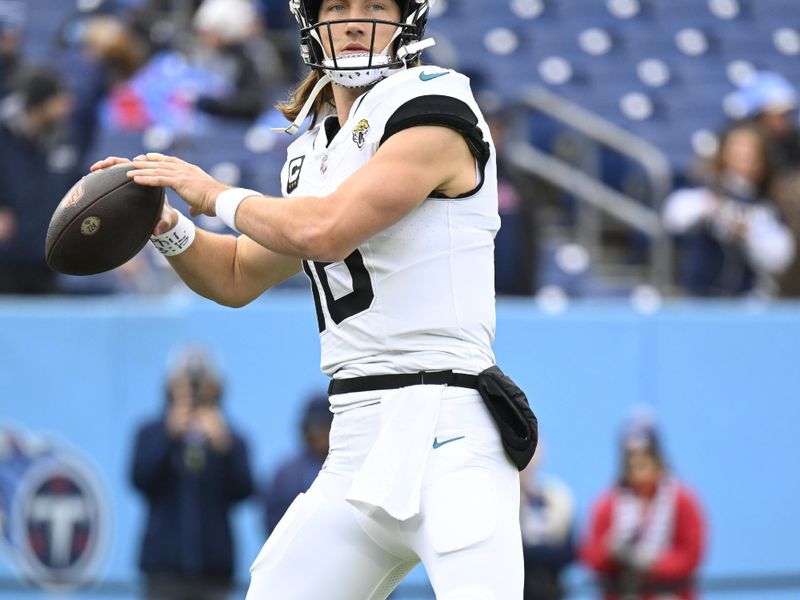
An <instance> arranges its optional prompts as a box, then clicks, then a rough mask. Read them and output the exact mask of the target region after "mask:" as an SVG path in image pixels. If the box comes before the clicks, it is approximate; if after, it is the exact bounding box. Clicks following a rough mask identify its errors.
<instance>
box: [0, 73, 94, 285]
mask: <svg viewBox="0 0 800 600" xmlns="http://www.w3.org/2000/svg"><path fill="white" fill-rule="evenodd" d="M72 106H73V99H72V95H71V94H70V92H69V91H68V90H67V88H66V87H65V85H64V83H63V82H62V80H61V78H60V77H59V76H58V74H56V73H55V72H54V71H52V70H50V69H48V68H45V67H25V68H21V69H20V71H19V73H18V74H17V76H16V77H15V79H14V83H13V85H12V91H11V93H10V94H9V95H7V96H6V97H5V98H3V99H2V102H0V181H2V182H3V187H2V191H0V293H6V294H46V293H53V292H56V291H57V284H56V277H55V273H54V272H53V271H51V270H50V268H49V267H48V266H47V264H46V262H45V255H44V247H45V238H46V235H47V227H48V225H49V223H50V217H51V216H52V214H53V211H54V210H55V208H56V206H57V205H58V203H59V201H60V200H61V198H62V196H63V195H64V194H65V193H66V192H67V190H69V188H70V187H71V186H72V184H73V183H75V181H77V180H78V179H79V178H80V176H81V174H82V170H83V166H82V165H80V164H79V161H78V158H79V157H78V155H77V152H76V151H75V148H74V147H72V146H70V143H69V139H68V134H67V132H68V127H67V124H68V122H69V116H70V111H71V109H72Z"/></svg>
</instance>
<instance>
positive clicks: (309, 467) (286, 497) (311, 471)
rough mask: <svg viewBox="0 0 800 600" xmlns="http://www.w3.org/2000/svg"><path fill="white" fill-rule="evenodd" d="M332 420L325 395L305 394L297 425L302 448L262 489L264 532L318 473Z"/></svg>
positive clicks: (271, 529) (273, 526)
mask: <svg viewBox="0 0 800 600" xmlns="http://www.w3.org/2000/svg"><path fill="white" fill-rule="evenodd" d="M332 422H333V414H332V413H331V410H330V404H329V402H328V397H327V396H326V395H324V394H320V395H315V396H312V397H311V398H309V400H308V402H307V404H306V406H305V408H304V410H303V418H302V421H301V427H300V431H301V434H302V436H303V448H302V449H301V450H300V452H298V453H297V454H295V455H294V456H291V457H289V458H287V459H286V460H284V461H283V462H282V463H281V464H280V465H279V466H278V468H277V470H276V471H275V475H274V476H273V478H272V482H271V483H270V485H269V486H268V487H267V489H266V490H265V497H266V518H265V522H266V525H267V533H272V531H273V530H274V529H275V526H276V525H277V524H278V521H280V520H281V517H283V514H284V513H285V512H286V509H287V508H289V505H290V504H291V503H292V501H293V500H294V499H295V498H296V497H297V495H298V494H300V493H301V492H305V491H306V490H307V489H308V488H309V486H310V485H311V484H312V483H313V482H314V479H315V478H316V477H317V475H318V474H319V471H320V469H321V468H322V464H323V463H324V461H325V458H326V457H327V456H328V449H329V446H328V437H329V435H330V431H331V423H332Z"/></svg>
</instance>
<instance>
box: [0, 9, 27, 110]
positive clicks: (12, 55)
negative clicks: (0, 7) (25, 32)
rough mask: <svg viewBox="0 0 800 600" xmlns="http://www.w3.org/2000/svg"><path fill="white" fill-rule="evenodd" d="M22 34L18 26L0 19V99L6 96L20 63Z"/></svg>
mask: <svg viewBox="0 0 800 600" xmlns="http://www.w3.org/2000/svg"><path fill="white" fill-rule="evenodd" d="M21 42H22V32H21V31H20V27H19V25H18V24H16V23H13V22H9V21H6V20H2V19H0V97H2V96H5V95H6V94H8V93H9V92H10V91H11V89H10V87H11V81H12V80H13V78H14V74H15V73H16V72H17V67H18V66H19V63H20V45H21Z"/></svg>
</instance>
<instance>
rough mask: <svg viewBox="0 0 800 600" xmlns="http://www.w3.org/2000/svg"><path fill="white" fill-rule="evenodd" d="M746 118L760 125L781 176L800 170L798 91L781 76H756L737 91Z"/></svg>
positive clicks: (774, 164) (771, 156)
mask: <svg viewBox="0 0 800 600" xmlns="http://www.w3.org/2000/svg"><path fill="white" fill-rule="evenodd" d="M735 98H736V99H737V100H738V102H739V103H740V106H741V109H742V111H743V112H744V114H745V119H746V120H747V121H751V122H753V123H756V124H757V125H758V126H759V127H761V128H762V130H763V131H764V133H765V134H766V136H767V148H768V151H769V155H770V161H771V163H772V165H773V167H774V169H775V171H776V173H777V174H778V175H783V174H787V173H792V172H795V171H797V170H798V169H800V127H798V122H797V91H796V90H795V88H794V86H793V85H792V84H791V83H789V81H787V80H786V79H785V78H784V77H782V76H781V75H779V74H777V73H771V72H760V73H756V74H755V75H753V77H752V78H750V79H749V80H748V81H747V82H746V83H745V84H744V85H743V86H742V87H741V88H740V89H739V90H738V91H737V92H736V96H735Z"/></svg>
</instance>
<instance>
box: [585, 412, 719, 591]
mask: <svg viewBox="0 0 800 600" xmlns="http://www.w3.org/2000/svg"><path fill="white" fill-rule="evenodd" d="M621 451H622V456H621V459H622V460H621V467H622V468H621V473H620V478H619V481H618V482H617V483H616V485H614V487H613V488H611V490H609V491H608V492H606V493H605V494H604V495H603V496H602V497H601V498H600V500H599V501H598V502H597V503H596V505H595V506H594V509H593V511H592V516H591V519H590V521H589V524H588V534H587V536H586V539H585V541H584V543H583V545H582V548H581V552H580V553H581V559H582V560H583V562H584V563H585V564H586V565H587V566H588V567H589V568H591V569H592V570H593V571H595V572H596V573H597V574H598V575H599V576H600V581H601V583H602V587H603V590H604V598H605V599H606V600H627V599H634V598H635V599H636V600H659V599H661V598H675V599H680V600H692V599H693V598H695V597H696V596H695V593H694V589H693V581H692V580H693V577H694V574H695V572H696V571H697V568H698V566H699V565H700V562H701V560H702V557H703V549H704V546H705V529H706V526H705V522H704V518H703V515H702V512H701V509H700V506H699V504H698V502H697V500H696V499H695V497H694V494H693V493H692V492H691V491H690V490H689V489H688V488H687V487H686V486H685V485H684V484H683V483H681V482H679V481H678V480H677V479H676V478H675V477H674V476H673V475H672V474H670V472H669V470H668V469H667V465H666V462H665V459H664V455H663V453H662V448H661V443H660V440H659V436H658V434H657V432H656V430H655V428H654V426H653V423H652V421H650V420H649V419H646V418H637V419H632V420H631V422H630V423H628V424H627V426H626V427H625V429H624V432H623V435H622V444H621Z"/></svg>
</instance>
